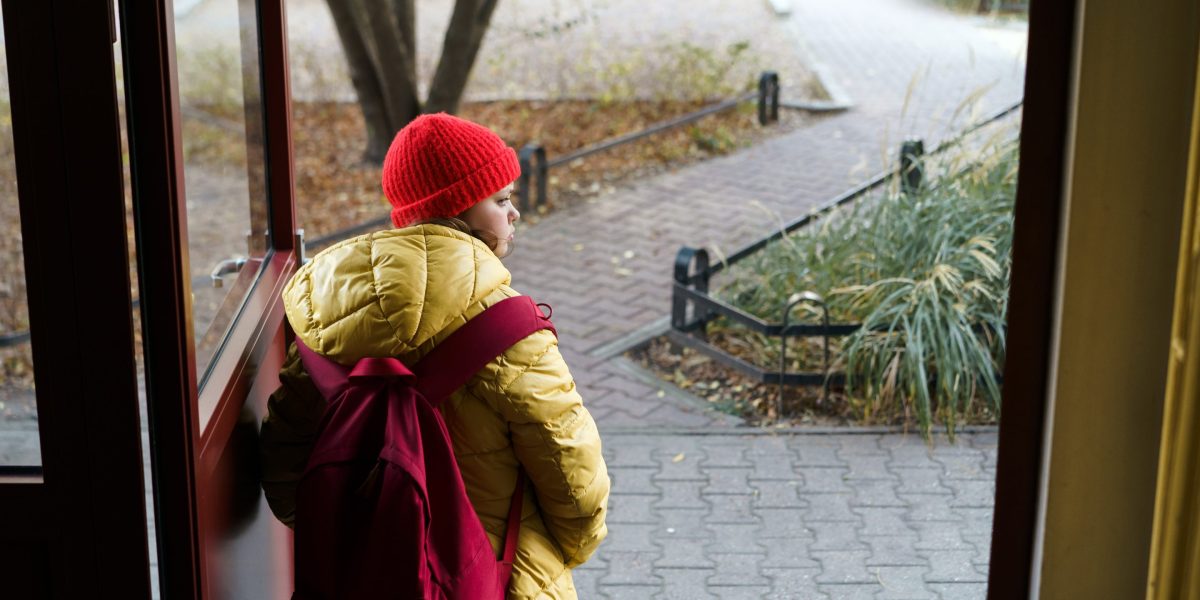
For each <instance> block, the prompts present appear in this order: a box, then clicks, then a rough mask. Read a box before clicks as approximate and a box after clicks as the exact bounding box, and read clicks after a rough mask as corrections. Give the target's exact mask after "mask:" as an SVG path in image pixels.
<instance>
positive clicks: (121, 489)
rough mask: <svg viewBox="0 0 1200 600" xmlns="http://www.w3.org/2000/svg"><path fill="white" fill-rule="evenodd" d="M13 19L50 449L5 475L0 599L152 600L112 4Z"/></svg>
mask: <svg viewBox="0 0 1200 600" xmlns="http://www.w3.org/2000/svg"><path fill="white" fill-rule="evenodd" d="M3 10H4V31H5V44H6V48H7V58H8V69H9V89H10V97H11V101H12V117H13V142H14V147H15V153H16V165H17V179H18V188H19V196H20V198H19V202H20V207H21V231H22V235H23V245H24V255H25V269H26V283H27V294H28V296H27V298H28V302H29V318H30V322H31V323H32V328H31V329H32V331H31V343H32V350H33V357H34V365H35V369H34V371H35V372H34V378H35V384H36V389H37V399H38V407H37V409H38V424H39V428H40V443H41V452H42V466H41V468H40V469H37V468H30V469H24V470H23V471H24V472H21V470H19V469H17V470H15V469H11V468H4V469H0V509H2V510H3V511H4V515H5V518H4V526H3V527H0V560H3V564H4V566H5V569H6V571H7V572H9V573H15V574H20V577H12V578H6V580H5V581H4V587H5V590H4V593H5V595H6V596H8V597H49V598H84V597H88V596H90V595H92V594H94V591H95V590H98V589H101V590H105V592H107V593H109V594H111V595H113V596H116V597H121V598H139V597H149V593H150V572H149V568H148V564H147V563H148V550H147V543H146V507H145V490H144V487H143V479H142V452H141V435H140V423H139V420H138V405H137V398H138V395H137V372H136V363H135V359H134V356H135V355H134V349H135V348H134V337H133V321H132V314H131V310H130V307H131V294H130V290H129V283H130V281H129V262H128V261H129V254H128V243H127V241H126V235H125V206H124V195H123V193H122V187H123V183H122V179H121V168H122V167H121V136H120V128H119V124H118V120H117V119H118V117H117V115H118V112H117V95H116V87H115V83H114V82H115V81H116V80H115V77H114V75H115V73H114V64H113V42H114V41H115V39H116V38H115V37H114V33H115V32H114V31H113V30H112V26H111V23H112V7H111V5H110V4H109V3H107V2H87V1H69V0H44V1H41V2H25V1H20V0H5V1H4V2H3ZM105 24H108V26H105Z"/></svg>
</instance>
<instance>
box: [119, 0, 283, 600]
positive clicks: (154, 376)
mask: <svg viewBox="0 0 1200 600" xmlns="http://www.w3.org/2000/svg"><path fill="white" fill-rule="evenodd" d="M242 1H246V0H242ZM258 4H259V6H258V14H259V19H260V28H259V31H260V45H261V67H260V72H261V73H262V77H263V88H262V100H263V106H264V115H263V116H264V127H265V130H266V154H267V156H266V165H267V186H268V197H269V199H270V202H269V204H270V223H271V231H272V235H271V236H270V239H271V246H270V249H269V251H268V253H267V257H266V259H265V260H266V265H265V267H264V269H263V271H262V273H261V275H260V277H259V280H258V281H257V282H256V283H255V284H254V287H253V289H252V290H251V291H250V293H249V295H248V297H247V299H246V303H245V305H244V306H243V308H242V311H241V314H240V315H239V317H238V318H237V320H236V322H235V323H234V325H233V326H232V328H231V330H230V331H229V333H228V334H227V337H226V342H225V344H224V347H223V349H222V351H221V352H220V354H219V355H218V356H217V357H216V358H215V359H214V360H215V362H214V365H213V367H212V371H211V373H210V375H209V378H208V383H207V384H206V386H205V389H204V391H203V395H204V397H205V402H204V404H205V405H206V406H214V409H213V412H212V415H211V417H210V418H209V419H207V423H206V426H205V427H204V428H203V430H201V425H200V423H201V421H200V415H199V413H198V406H199V405H200V403H201V398H200V394H199V393H198V390H197V378H196V371H195V358H194V344H193V338H194V332H193V330H192V327H191V306H190V297H191V288H190V286H191V282H190V279H189V276H188V273H189V269H188V263H187V255H186V250H185V249H186V248H187V238H186V236H187V223H186V218H187V210H186V205H185V193H184V189H183V154H182V141H181V134H180V111H179V97H178V86H177V85H176V69H175V43H174V14H173V11H172V9H171V6H170V3H169V2H164V1H161V0H160V1H157V2H127V1H124V0H122V3H121V23H122V40H123V45H124V47H125V57H126V58H125V61H126V62H125V65H126V82H127V95H126V98H127V101H128V104H129V111H128V114H129V115H130V118H129V132H130V133H129V138H130V147H131V152H130V154H131V161H130V162H131V171H132V173H131V176H132V181H133V184H132V185H133V192H134V194H133V197H134V206H135V213H136V214H137V231H138V247H139V253H140V256H141V258H142V260H141V261H140V262H139V269H140V271H139V273H140V280H141V286H142V287H141V297H142V318H143V323H144V324H145V329H144V331H145V333H144V337H145V344H146V351H145V361H146V373H147V382H146V385H147V393H148V396H149V412H150V415H149V421H150V430H151V438H152V439H153V440H154V451H153V454H152V457H151V458H152V469H153V472H154V482H155V497H156V505H157V506H156V517H157V520H156V528H157V530H158V540H159V542H158V548H159V563H160V574H161V578H162V581H161V588H162V592H163V597H166V598H210V597H219V596H221V595H224V594H225V593H228V592H229V591H230V590H234V589H241V585H242V581H239V577H238V576H237V575H236V574H233V573H231V572H230V569H227V568H223V566H222V565H221V564H220V560H218V559H219V556H218V555H219V554H220V553H221V552H227V551H229V547H230V546H229V544H230V540H231V539H232V540H235V543H236V539H237V538H239V536H240V537H247V536H259V537H262V536H264V535H266V536H273V538H272V540H271V541H267V542H266V543H267V544H268V545H270V544H274V545H275V546H278V545H280V540H281V539H283V540H286V536H283V537H280V531H281V529H282V525H278V524H277V523H264V522H262V520H263V519H267V520H269V519H270V518H271V517H270V514H269V511H264V510H257V511H255V509H254V507H251V508H250V509H249V511H250V512H251V513H254V514H253V515H252V517H251V518H252V520H254V521H256V522H257V524H258V525H259V527H258V528H255V527H253V526H248V525H247V524H246V523H245V518H244V517H242V516H239V515H233V514H231V510H232V508H231V507H234V506H236V505H238V504H239V502H241V500H239V498H244V497H245V494H246V493H247V488H248V486H250V485H253V486H254V487H255V492H256V491H257V479H256V478H254V477H248V473H249V474H253V473H255V471H254V470H253V469H250V470H249V471H247V464H246V463H247V461H256V457H257V455H256V449H252V448H249V447H248V446H247V442H246V439H247V438H246V437H245V436H244V435H242V434H241V433H238V432H245V430H246V427H245V424H246V423H248V422H250V423H253V422H256V421H257V419H258V418H261V415H262V412H263V411H264V410H265V405H266V397H267V395H269V394H270V392H271V391H273V390H274V388H275V387H276V385H278V378H277V373H278V369H279V366H280V364H281V362H282V359H283V355H284V350H285V349H286V346H285V340H284V335H283V331H284V329H283V310H282V305H281V304H280V300H279V298H280V292H281V290H282V286H283V284H284V283H285V282H286V281H287V280H288V278H289V277H290V276H291V274H292V273H293V272H294V271H295V269H296V267H297V259H296V252H295V237H294V232H295V230H296V225H295V213H294V204H293V203H294V194H293V187H292V180H293V178H292V147H291V122H290V120H291V113H290V110H291V109H290V89H289V83H288V64H287V27H286V17H285V12H284V0H262V1H261V2H259V3H258ZM239 423H241V425H240V426H239ZM251 427H252V425H251ZM250 439H253V438H252V437H251V438H250ZM260 497H261V494H257V493H255V495H254V500H257V499H260ZM252 501H253V500H252ZM264 513H265V514H264ZM264 527H265V528H266V531H268V533H264V529H263V528H264ZM272 528H273V529H272ZM233 529H237V530H238V531H232V530H233ZM247 531H249V532H251V533H249V534H247V533H246V532H247ZM272 531H273V533H270V532H272ZM164 540H169V543H166V542H164ZM258 543H260V546H259V548H260V549H261V548H262V546H261V544H262V543H263V542H262V540H258ZM280 552H284V553H286V552H287V548H282V549H280ZM258 557H259V558H262V559H263V560H265V561H266V562H267V563H268V564H267V565H266V567H265V568H264V569H263V570H261V571H259V572H258V576H259V577H261V578H271V577H272V576H273V575H272V574H273V573H274V574H275V579H281V580H283V581H277V582H276V583H280V584H281V585H282V586H283V588H287V589H290V583H291V581H290V577H281V576H278V570H279V568H280V565H279V562H278V560H274V558H275V557H272V556H266V557H263V556H261V552H259V553H258ZM272 561H273V562H272ZM286 566H287V565H284V568H286ZM257 583H258V584H263V583H264V582H262V581H259V582H257ZM270 583H271V582H266V585H267V586H268V587H271V586H270ZM246 584H247V585H253V584H254V582H249V581H247V582H246ZM256 587H259V588H261V585H259V586H256ZM281 590H282V588H281V589H279V590H276V589H273V588H272V591H270V592H262V591H260V592H259V593H260V594H261V593H269V594H271V595H274V594H284V592H283V591H281ZM255 597H262V596H258V595H256V596H255ZM284 597H286V595H285V596H284Z"/></svg>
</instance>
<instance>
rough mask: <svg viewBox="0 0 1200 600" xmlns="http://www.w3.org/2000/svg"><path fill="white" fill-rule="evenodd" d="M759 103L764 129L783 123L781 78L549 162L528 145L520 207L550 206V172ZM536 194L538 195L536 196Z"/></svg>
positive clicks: (767, 76)
mask: <svg viewBox="0 0 1200 600" xmlns="http://www.w3.org/2000/svg"><path fill="white" fill-rule="evenodd" d="M755 99H757V101H758V122H759V124H760V125H768V124H770V123H774V122H776V121H778V120H779V75H778V74H776V73H775V72H774V71H766V72H764V73H763V74H762V75H760V76H759V78H758V89H757V90H755V91H750V92H746V93H744V94H742V95H740V96H735V97H733V98H730V99H728V100H723V101H721V102H718V103H716V104H712V105H709V106H706V107H704V108H702V109H700V110H697V111H695V112H691V113H688V114H686V115H681V116H678V117H675V118H674V119H669V120H666V121H662V122H660V123H656V124H654V125H651V126H650V127H647V128H645V129H643V130H641V131H635V132H633V133H627V134H625V135H622V136H618V137H615V138H612V139H608V140H604V141H603V142H598V143H596V144H593V145H591V146H586V147H584V148H580V149H578V150H575V151H574V152H570V153H568V154H564V155H562V156H556V157H554V158H551V159H547V158H546V150H545V148H543V147H542V145H541V144H539V143H537V142H530V143H528V144H525V146H524V147H522V148H521V150H520V152H518V153H517V158H518V159H519V160H520V162H521V179H520V185H518V186H517V199H518V202H519V204H518V206H519V207H520V208H521V210H530V209H531V208H532V209H534V210H536V209H537V207H539V206H544V205H545V204H546V201H547V191H546V187H547V185H546V182H547V181H548V180H549V171H550V169H552V168H554V167H559V166H562V165H565V164H568V163H571V162H574V161H576V160H579V159H582V158H585V157H588V156H591V155H593V154H597V153H600V152H604V151H605V150H611V149H613V148H616V147H617V146H621V145H623V144H628V143H631V142H636V141H638V140H641V139H643V138H646V137H649V136H651V135H654V134H656V133H662V132H664V131H668V130H670V129H674V128H676V127H680V126H682V125H687V124H689V123H694V122H696V121H699V120H700V119H703V118H704V117H707V116H710V115H715V114H717V113H720V112H724V111H727V110H730V109H733V108H736V107H738V106H739V105H741V104H743V103H745V102H749V101H751V100H755ZM534 192H536V195H535V194H534Z"/></svg>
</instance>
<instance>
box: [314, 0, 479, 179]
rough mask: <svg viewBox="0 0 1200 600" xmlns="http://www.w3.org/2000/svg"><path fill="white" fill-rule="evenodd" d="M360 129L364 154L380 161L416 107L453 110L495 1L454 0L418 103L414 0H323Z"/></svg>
mask: <svg viewBox="0 0 1200 600" xmlns="http://www.w3.org/2000/svg"><path fill="white" fill-rule="evenodd" d="M325 3H326V4H327V5H328V6H329V12H330V13H331V14H332V15H333V21H334V24H335V25H336V26H337V32H338V39H340V40H341V42H342V49H343V50H344V51H345V53H346V62H347V64H348V65H349V67H350V79H351V81H352V82H353V83H354V91H355V93H356V94H357V95H358V102H359V105H360V106H361V107H362V113H363V121H364V122H365V123H366V127H367V147H366V151H365V152H364V153H363V159H364V160H365V161H366V162H368V163H376V164H378V163H379V162H382V161H383V158H384V156H385V155H386V154H387V149H388V146H389V145H391V142H392V137H393V136H395V134H396V132H397V131H399V130H400V128H402V127H404V126H405V125H407V124H408V122H409V121H411V120H413V119H414V118H416V117H417V115H419V114H421V113H422V112H440V111H445V112H449V113H455V112H457V111H458V104H459V101H460V100H461V99H462V95H463V90H464V89H465V88H466V85H467V79H468V78H469V77H470V74H471V67H472V65H473V64H474V63H475V56H476V55H477V54H478V53H479V46H480V44H482V42H483V36H484V34H485V33H486V32H487V28H488V25H489V24H490V23H491V20H492V13H493V12H494V11H495V9H496V0H457V2H455V4H454V13H453V14H452V15H451V17H450V25H449V27H448V28H447V29H446V38H445V42H444V45H443V49H442V56H441V58H440V60H439V61H438V67H437V71H436V72H435V73H434V77H433V82H432V83H431V84H430V87H429V100H428V102H426V104H425V107H424V108H423V109H422V106H421V102H420V99H419V98H418V96H417V73H416V54H417V50H416V34H415V33H416V32H415V23H416V7H415V4H414V1H413V0H326V1H325Z"/></svg>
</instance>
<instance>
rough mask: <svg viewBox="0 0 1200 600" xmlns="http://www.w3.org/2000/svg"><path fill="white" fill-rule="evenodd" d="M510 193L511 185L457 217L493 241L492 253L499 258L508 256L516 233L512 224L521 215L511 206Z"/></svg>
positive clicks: (511, 191) (511, 190)
mask: <svg viewBox="0 0 1200 600" xmlns="http://www.w3.org/2000/svg"><path fill="white" fill-rule="evenodd" d="M512 193H513V184H511V183H510V184H508V185H506V186H504V188H503V189H501V190H500V191H498V192H496V193H495V194H492V195H491V196H488V197H487V198H485V199H483V200H480V201H479V202H476V203H475V205H474V206H472V207H471V208H468V209H467V210H466V211H465V212H463V213H462V214H461V215H459V216H458V218H460V219H462V220H463V221H464V222H466V224H467V225H469V226H470V227H471V229H473V230H476V231H480V232H482V233H483V234H484V237H485V238H487V239H495V240H496V247H495V248H494V249H493V251H494V252H495V253H496V256H500V257H503V256H507V255H508V251H509V248H511V247H512V242H513V237H514V235H515V234H516V231H517V228H516V227H515V226H514V225H513V224H514V223H516V221H517V219H520V218H521V213H520V212H518V211H517V208H516V207H515V206H513V203H512Z"/></svg>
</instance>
